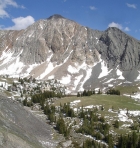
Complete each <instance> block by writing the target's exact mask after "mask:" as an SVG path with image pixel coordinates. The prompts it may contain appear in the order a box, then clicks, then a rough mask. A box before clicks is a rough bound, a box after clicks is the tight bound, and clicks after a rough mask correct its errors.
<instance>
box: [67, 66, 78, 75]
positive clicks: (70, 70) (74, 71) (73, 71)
mask: <svg viewBox="0 0 140 148" xmlns="http://www.w3.org/2000/svg"><path fill="white" fill-rule="evenodd" d="M68 72H70V73H78V69H76V68H75V67H73V66H71V65H69V66H68Z"/></svg>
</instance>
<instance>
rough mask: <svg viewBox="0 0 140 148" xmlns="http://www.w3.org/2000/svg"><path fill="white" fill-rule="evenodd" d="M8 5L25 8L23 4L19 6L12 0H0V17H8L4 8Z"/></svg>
mask: <svg viewBox="0 0 140 148" xmlns="http://www.w3.org/2000/svg"><path fill="white" fill-rule="evenodd" d="M8 6H13V7H16V8H18V7H19V8H22V9H23V8H25V7H24V6H23V5H22V6H19V5H18V4H17V3H16V2H15V1H14V0H0V18H4V17H9V14H8V12H7V11H6V10H5V9H6V8H7V7H8Z"/></svg>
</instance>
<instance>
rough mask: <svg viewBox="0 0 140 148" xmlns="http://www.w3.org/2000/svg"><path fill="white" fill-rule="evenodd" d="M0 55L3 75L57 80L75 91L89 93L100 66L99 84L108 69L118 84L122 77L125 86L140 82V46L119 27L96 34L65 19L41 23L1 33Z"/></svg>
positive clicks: (0, 66)
mask: <svg viewBox="0 0 140 148" xmlns="http://www.w3.org/2000/svg"><path fill="white" fill-rule="evenodd" d="M0 52H1V57H0V74H9V75H14V76H15V75H16V76H19V75H20V76H31V75H32V76H33V77H35V78H39V79H48V78H56V79H58V80H60V81H61V82H62V83H63V82H64V84H65V85H67V87H68V88H69V89H70V90H71V92H72V91H74V90H76V91H77V90H82V89H83V86H84V88H87V87H88V85H91V84H90V83H87V81H88V80H90V79H92V80H93V82H94V81H96V80H95V79H93V77H94V78H95V76H96V75H97V71H95V70H94V69H95V68H94V67H95V65H96V64H97V65H96V66H99V67H98V69H100V73H98V76H96V79H98V80H99V82H101V80H100V78H101V76H100V74H101V73H103V72H104V71H103V67H106V71H108V74H107V75H105V76H109V77H110V78H111V77H112V73H110V72H109V70H111V69H114V73H115V74H113V76H114V75H115V76H114V79H118V76H120V75H122V77H123V80H124V81H125V80H127V81H135V80H136V79H138V77H139V70H140V41H138V40H136V39H134V38H132V37H130V36H128V35H127V34H125V33H124V32H122V31H121V30H119V29H117V28H108V29H107V30H105V31H98V30H92V29H90V28H88V27H84V26H81V25H79V24H78V23H76V22H74V21H72V20H68V19H66V18H64V17H62V16H60V15H53V16H51V17H49V18H48V19H44V20H39V21H37V22H36V23H34V24H33V25H31V26H29V27H28V28H26V29H25V30H21V31H0ZM98 63H100V64H98ZM93 70H94V71H93ZM115 70H116V71H115ZM118 71H120V73H118ZM94 73H95V74H94ZM102 76H103V75H102ZM105 76H103V77H105ZM107 81H108V80H107ZM85 83H86V84H88V85H85ZM104 83H105V82H104ZM98 84H99V83H98ZM101 84H102V83H100V86H101ZM116 85H117V84H116ZM100 86H99V87H100Z"/></svg>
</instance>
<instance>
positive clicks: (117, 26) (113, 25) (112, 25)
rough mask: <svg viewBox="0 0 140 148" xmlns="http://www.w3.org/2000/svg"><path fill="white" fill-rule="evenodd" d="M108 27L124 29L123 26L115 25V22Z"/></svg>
mask: <svg viewBox="0 0 140 148" xmlns="http://www.w3.org/2000/svg"><path fill="white" fill-rule="evenodd" d="M108 27H116V28H119V29H121V30H122V29H123V27H122V25H121V24H118V23H115V22H112V23H110V24H109V25H108Z"/></svg>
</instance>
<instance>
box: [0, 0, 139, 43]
mask: <svg viewBox="0 0 140 148" xmlns="http://www.w3.org/2000/svg"><path fill="white" fill-rule="evenodd" d="M53 14H60V15H62V16H64V17H66V18H68V19H71V20H74V21H76V22H78V23H79V24H81V25H83V26H87V27H90V28H92V29H96V30H101V31H104V30H106V29H107V28H108V27H118V28H119V29H121V30H122V31H124V32H126V33H127V34H129V35H131V36H133V37H134V38H136V39H138V40H140V0H0V29H16V30H19V29H24V28H26V27H27V26H29V25H31V24H32V23H34V22H35V21H37V20H40V19H46V18H48V17H49V16H51V15H53Z"/></svg>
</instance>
